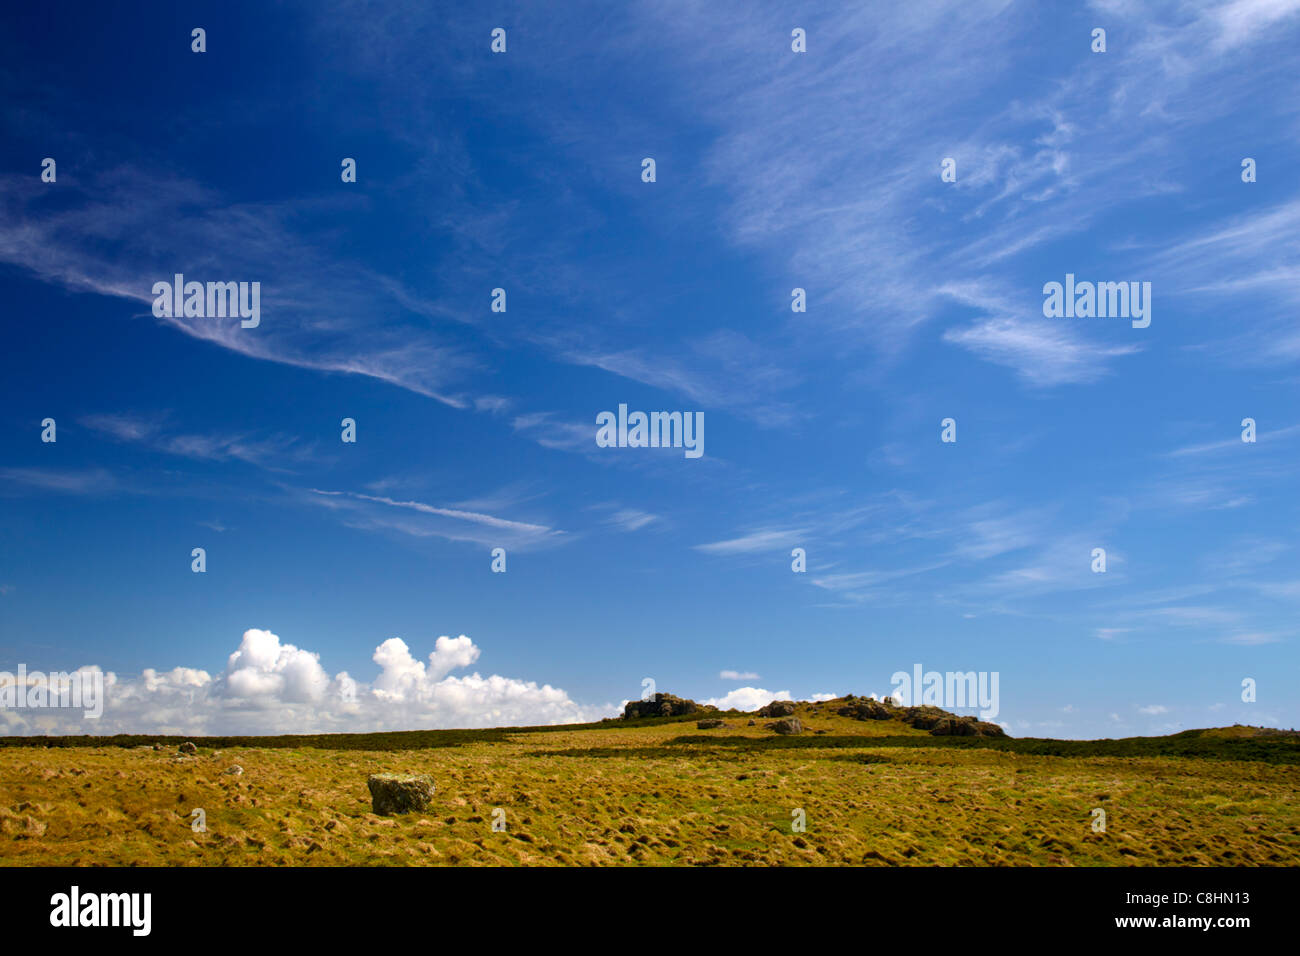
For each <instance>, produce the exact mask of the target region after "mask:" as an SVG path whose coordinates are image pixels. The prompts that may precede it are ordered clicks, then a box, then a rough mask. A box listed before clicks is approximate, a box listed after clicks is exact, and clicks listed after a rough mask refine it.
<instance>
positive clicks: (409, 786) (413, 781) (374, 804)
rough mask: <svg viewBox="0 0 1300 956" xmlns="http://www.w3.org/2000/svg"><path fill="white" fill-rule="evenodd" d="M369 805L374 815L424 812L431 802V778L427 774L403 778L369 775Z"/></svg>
mask: <svg viewBox="0 0 1300 956" xmlns="http://www.w3.org/2000/svg"><path fill="white" fill-rule="evenodd" d="M366 785H367V786H368V787H370V804H371V808H372V809H373V810H374V812H375V813H378V814H380V815H382V816H387V815H389V814H392V813H410V812H411V811H412V810H425V809H427V808H428V806H429V804H430V803H431V802H432V801H433V791H434V785H433V778H432V777H430V776H429V775H428V774H423V773H422V774H413V775H409V776H403V775H399V774H395V773H376V774H371V776H370V779H369V780H367V781H366Z"/></svg>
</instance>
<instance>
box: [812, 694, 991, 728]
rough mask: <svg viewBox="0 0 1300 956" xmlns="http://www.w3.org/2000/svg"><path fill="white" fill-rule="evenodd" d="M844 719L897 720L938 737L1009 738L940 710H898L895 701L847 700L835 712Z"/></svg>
mask: <svg viewBox="0 0 1300 956" xmlns="http://www.w3.org/2000/svg"><path fill="white" fill-rule="evenodd" d="M835 712H836V713H837V714H839V715H840V716H841V717H851V718H853V719H854V720H897V721H899V722H900V723H904V724H907V725H908V726H909V727H915V728H916V729H917V730H928V731H929V732H930V733H931V734H932V735H933V736H935V737H1005V736H1006V735H1007V732H1006V731H1005V730H1003V729H1002V728H1001V727H999V726H998V725H997V724H994V723H991V722H989V721H985V720H979V719H977V718H975V717H973V716H959V715H957V714H953V713H950V712H949V711H946V710H943V709H941V708H939V707H932V706H929V705H925V706H921V707H898V706H895V704H894V701H893V698H890V697H886V698H885V699H884V700H875V699H873V698H870V697H852V696H850V697H846V698H844V703H843V704H842V705H841V706H840V707H839V708H837V709H836V711H835Z"/></svg>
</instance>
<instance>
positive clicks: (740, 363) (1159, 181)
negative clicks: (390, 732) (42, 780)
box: [0, 0, 1300, 738]
mask: <svg viewBox="0 0 1300 956" xmlns="http://www.w3.org/2000/svg"><path fill="white" fill-rule="evenodd" d="M0 21H2V22H3V24H4V29H3V30H2V31H0V54H2V56H0V82H2V83H3V89H4V93H5V95H4V104H5V105H4V110H3V117H4V119H3V131H4V139H5V143H6V149H5V150H4V151H3V155H0V282H2V283H3V288H4V290H5V296H6V300H7V302H6V308H5V322H4V328H5V345H6V347H5V348H4V349H3V350H0V372H2V373H3V383H4V384H3V404H2V405H0V436H2V442H0V447H2V448H3V455H2V456H0V670H6V671H10V672H13V671H15V670H16V668H17V667H18V666H19V665H20V664H22V665H25V666H26V667H27V668H29V669H41V670H46V671H51V670H72V669H75V668H79V667H97V668H99V669H101V670H102V671H103V672H105V673H111V674H112V675H113V677H112V678H111V679H110V681H109V685H110V686H109V688H108V698H107V705H106V708H105V713H104V716H103V717H101V718H99V719H98V720H97V721H93V720H85V719H83V718H82V717H81V715H80V714H79V713H75V712H69V711H65V710H46V711H39V710H30V709H22V710H14V709H5V710H0V733H5V734H32V733H117V732H141V733H143V732H176V733H191V734H198V733H239V732H248V733H290V732H304V731H318V732H328V731H336V730H337V731H346V730H369V729H417V728H424V727H439V726H446V727H469V726H490V725H501V724H531V723H549V722H556V721H566V722H567V721H570V720H586V719H594V718H598V717H602V716H608V715H612V714H614V713H617V712H618V710H619V708H620V706H621V704H622V702H624V701H626V700H628V699H631V698H636V697H638V696H639V695H640V694H641V692H642V687H643V680H645V679H647V678H649V679H650V680H652V681H653V682H654V685H655V686H656V687H657V689H658V690H660V691H666V692H672V693H675V694H678V695H681V696H684V697H690V698H693V699H695V700H699V701H709V702H713V703H717V704H718V705H719V706H724V707H726V706H730V705H736V706H740V707H742V708H746V709H748V708H752V707H756V706H758V705H761V704H763V703H766V702H767V701H768V700H770V699H772V698H774V697H787V696H788V697H792V698H795V699H809V698H812V697H814V696H816V695H823V696H825V695H834V696H838V695H842V694H846V693H856V694H869V693H875V694H880V695H883V694H888V693H890V692H891V679H892V675H893V674H894V673H895V672H897V671H906V672H909V673H910V672H911V671H912V669H913V667H914V666H915V665H917V664H920V665H921V666H922V667H923V668H924V669H925V670H927V671H931V670H933V671H940V672H947V671H960V672H968V671H975V672H988V673H993V672H996V673H997V674H998V675H999V678H1000V680H999V687H1000V700H999V704H998V713H997V715H996V718H995V719H996V720H998V721H999V722H1001V723H1003V724H1004V725H1005V726H1006V728H1007V729H1008V731H1009V732H1010V733H1011V734H1013V735H1015V736H1039V737H1062V738H1091V737H1121V736H1133V735H1142V734H1162V733H1169V732H1172V731H1177V730H1181V729H1188V728H1193V727H1205V726H1220V725H1225V724H1232V723H1248V724H1257V725H1268V726H1281V727H1295V726H1300V698H1298V696H1297V693H1296V682H1297V677H1300V667H1298V666H1297V665H1298V664H1300V657H1298V655H1297V652H1296V634H1297V631H1296V625H1295V621H1296V615H1297V610H1298V607H1297V604H1298V603H1300V554H1298V553H1297V547H1296V544H1295V528H1296V527H1297V519H1300V504H1298V503H1297V500H1296V494H1295V492H1296V488H1297V479H1296V468H1295V462H1296V459H1297V451H1298V450H1300V402H1298V401H1297V398H1296V392H1297V383H1298V382H1300V374H1298V368H1297V366H1298V363H1300V328H1298V327H1297V325H1296V321H1295V316H1296V304H1297V299H1298V298H1300V282H1298V281H1297V280H1300V230H1298V227H1300V189H1298V187H1297V184H1296V178H1295V176H1294V165H1295V157H1296V155H1297V152H1296V147H1297V141H1298V140H1300V108H1298V107H1297V104H1298V103H1300V98H1298V97H1297V95H1296V94H1297V84H1298V83H1300V80H1297V73H1298V71H1297V70H1296V65H1297V57H1296V54H1295V52H1294V51H1295V49H1296V46H1297V41H1300V2H1293V0H1237V2H1232V3H1212V2H1194V0H1168V2H1141V3H1124V4H1120V3H1117V2H1109V0H1107V2H1096V0H1095V2H1091V3H1087V4H1080V5H1078V6H1077V7H1075V6H1074V5H1070V6H1069V7H1068V8H1067V7H1066V6H1065V5H1051V6H1050V7H1048V6H1044V5H1039V4H1032V3H1019V2H993V0H989V2H985V0H969V2H952V3H948V2H934V3H925V4H908V5H901V6H898V7H897V8H891V7H888V6H887V7H885V8H882V9H866V8H860V9H859V8H853V7H847V6H846V7H837V6H835V5H823V4H812V5H786V4H772V5H763V6H761V7H758V8H754V7H753V6H752V5H741V4H734V3H729V2H728V3H716V4H691V3H670V2H653V3H634V4H628V5H618V6H615V7H610V6H608V5H599V4H596V5H591V4H573V5H564V6H563V7H562V8H560V9H543V8H541V7H540V6H539V5H537V4H522V3H505V4H501V5H498V6H496V7H494V8H492V9H491V10H480V9H477V8H475V9H471V10H465V9H458V8H457V7H455V6H447V5H442V4H425V3H418V4H392V5H387V6H374V5H371V4H366V3H348V2H343V3H321V4H293V3H290V4H277V5H273V6H272V5H265V4H252V3H245V2H223V3H196V4H193V5H189V6H187V7H186V8H185V9H184V10H181V9H177V8H175V7H174V6H171V5H165V4H155V3H146V4H140V5H133V6H132V7H131V8H130V9H129V10H123V9H106V8H100V7H96V6H92V5H87V4H73V3H59V2H53V3H47V4H41V5H39V6H38V7H35V8H32V7H16V8H13V9H8V10H6V11H5V12H4V13H3V14H2V15H0ZM498 27H499V28H502V29H504V30H505V35H506V49H505V52H502V53H494V52H493V51H492V49H491V44H492V31H493V30H494V28H498ZM194 28H202V29H203V30H204V31H206V32H205V38H204V39H205V44H206V49H205V51H204V52H194V51H193V50H192V42H193V41H192V35H191V31H192V30H193V29H194ZM796 28H797V29H800V30H803V31H805V33H806V52H795V51H794V50H793V49H792V43H793V42H794V41H793V40H792V31H793V30H795V29H796ZM1097 28H1101V29H1104V30H1105V31H1106V32H1105V46H1106V48H1105V51H1104V52H1094V50H1093V47H1094V46H1095V45H1096V41H1095V40H1094V38H1093V32H1094V30H1095V29H1097ZM47 157H49V158H52V159H54V160H55V162H56V166H55V178H54V181H53V182H47V181H43V178H42V169H43V166H42V161H43V160H44V159H45V158H47ZM647 157H648V158H652V159H654V161H655V167H654V172H655V175H654V181H653V182H646V181H644V180H643V160H644V159H646V158H647ZM347 158H351V159H354V160H355V163H356V181H355V182H345V181H343V177H342V175H341V169H342V164H343V162H344V160H345V159H347ZM946 159H952V160H954V162H955V181H946V180H945V178H944V176H943V172H944V161H945V160H946ZM1247 159H1249V160H1251V161H1252V163H1251V164H1249V165H1250V168H1251V170H1253V173H1254V175H1253V179H1254V181H1245V180H1246V179H1250V178H1251V177H1250V176H1244V172H1245V169H1244V167H1243V161H1245V160H1247ZM949 178H951V177H949ZM177 273H181V274H183V275H184V276H185V277H186V280H187V281H189V280H194V281H200V282H218V281H219V282H227V281H230V282H250V283H251V282H258V283H259V284H260V286H259V287H260V296H261V298H260V316H259V318H260V321H259V322H258V324H257V325H256V327H248V328H245V327H242V326H241V324H240V322H239V320H238V318H234V319H232V318H210V317H203V316H188V317H187V316H183V315H182V316H172V317H166V316H164V317H159V316H157V315H156V314H155V311H154V299H155V295H154V293H153V289H154V285H155V283H157V282H160V281H162V282H170V281H171V280H172V277H173V276H174V275H175V274H177ZM1067 276H1072V277H1074V278H1073V280H1072V281H1076V282H1080V283H1081V282H1085V281H1087V282H1094V283H1101V282H1123V283H1129V282H1137V283H1143V282H1149V283H1150V284H1151V285H1150V290H1151V292H1150V298H1149V300H1147V301H1146V302H1145V303H1144V304H1145V305H1149V306H1150V311H1149V319H1150V324H1149V325H1148V326H1146V327H1139V326H1140V324H1141V323H1140V322H1139V321H1138V320H1137V319H1133V320H1132V321H1131V320H1130V318H1129V317H1127V316H1114V315H1111V316H1106V317H1080V316H1078V315H1072V316H1060V317H1055V316H1048V315H1046V314H1045V312H1044V302H1045V298H1046V296H1045V292H1044V287H1045V285H1046V284H1048V283H1052V282H1057V283H1065V282H1066V281H1067V279H1066V277H1067ZM494 289H503V290H505V297H506V308H505V311H494V310H493V301H494V293H493V290H494ZM795 289H802V290H805V294H806V311H801V312H796V311H793V310H792V301H793V300H792V290H795ZM1135 323H1137V325H1136V326H1135ZM620 405H626V406H627V408H628V409H629V410H632V411H638V410H639V411H644V412H655V411H666V412H681V413H683V414H685V415H692V416H693V415H694V414H696V413H700V414H702V417H703V421H704V424H705V428H704V432H703V443H702V448H703V454H702V455H701V456H700V457H698V458H694V457H690V456H688V455H686V454H684V450H683V449H682V448H670V449H659V448H634V447H600V446H599V445H598V444H597V440H596V439H597V417H598V416H599V415H600V414H601V413H602V412H614V413H616V414H617V411H618V408H619V406H620ZM345 418H350V419H353V420H354V421H355V423H356V441H355V442H352V443H347V442H344V441H342V440H341V433H342V430H343V429H342V425H341V423H342V421H343V420H344V419H345ZM46 419H53V420H54V421H55V423H56V430H57V431H56V437H57V440H56V441H54V442H48V441H42V434H43V426H42V422H43V421H44V420H46ZM946 419H952V420H954V421H955V430H956V441H954V442H945V441H942V440H941V433H942V431H943V427H942V424H941V423H942V422H943V421H944V420H946ZM1245 419H1252V420H1253V421H1254V422H1255V436H1254V437H1255V439H1256V440H1255V441H1253V442H1248V441H1243V424H1242V423H1243V420H1245ZM195 548H202V549H204V551H205V560H206V570H205V571H204V572H203V573H195V572H194V571H193V570H192V567H191V564H192V561H193V558H192V556H191V555H192V551H193V549H195ZM494 548H503V549H504V550H505V555H506V571H505V573H494V572H493V570H492V563H493V558H492V551H493V549H494ZM796 548H802V549H804V551H805V553H806V571H805V572H802V573H798V572H796V571H794V570H793V569H792V562H793V560H794V559H793V558H792V551H793V549H796ZM1098 548H1101V549H1104V550H1105V558H1106V569H1105V572H1104V573H1097V572H1096V571H1094V565H1095V558H1094V549H1098ZM462 635H463V636H464V639H463V640H462V639H461V636H462ZM440 637H445V638H447V639H446V640H444V641H441V642H439V640H438V639H439V638H440ZM1243 681H1253V682H1254V684H1255V693H1256V695H1257V696H1256V699H1255V700H1254V701H1250V702H1247V701H1245V700H1243V690H1242V688H1243ZM966 712H969V709H968V710H967V711H966Z"/></svg>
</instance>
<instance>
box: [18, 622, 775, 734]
mask: <svg viewBox="0 0 1300 956" xmlns="http://www.w3.org/2000/svg"><path fill="white" fill-rule="evenodd" d="M479 654H480V651H479V648H478V647H477V646H476V645H475V644H474V642H473V641H472V640H470V639H469V638H468V637H466V636H465V635H463V634H462V635H460V636H459V637H455V638H452V637H447V636H443V637H439V638H438V639H437V641H435V642H434V647H433V650H432V651H431V652H430V653H429V655H428V657H427V659H426V660H423V661H422V660H417V659H416V658H415V657H414V656H413V655H412V653H411V649H410V647H409V646H408V645H407V644H406V642H405V641H403V640H402V639H401V638H398V637H393V638H389V639H388V640H386V641H384V642H383V643H382V644H380V645H379V646H378V647H377V648H375V652H374V655H373V657H372V660H374V662H375V663H376V664H377V665H379V673H378V675H376V676H375V678H374V679H373V681H371V682H370V683H365V682H362V681H359V680H357V679H355V678H353V677H352V676H351V675H349V674H348V673H347V672H346V671H341V672H339V673H338V674H335V675H334V676H333V677H330V675H329V673H328V672H327V671H326V670H325V668H324V667H323V666H322V665H321V662H320V655H319V654H316V653H314V652H312V651H307V650H304V649H302V648H299V647H297V646H295V645H293V644H289V643H285V642H282V641H281V640H280V638H279V637H278V636H277V635H275V634H273V633H272V632H270V631H266V630H261V629H258V628H250V629H249V630H247V631H245V632H244V634H243V637H242V639H241V640H240V643H239V647H238V648H237V649H236V650H235V651H234V653H232V654H231V655H230V657H229V658H228V660H227V662H226V669H225V670H224V671H223V672H222V673H220V674H218V675H216V676H215V677H214V676H212V675H210V674H209V673H208V672H207V671H204V670H198V669H195V668H190V667H176V668H173V669H172V670H170V671H158V670H155V669H153V668H148V669H146V670H145V671H143V672H142V673H141V674H140V676H139V677H127V678H123V677H119V676H118V675H117V674H115V673H113V672H111V671H110V672H102V671H100V669H99V668H98V667H93V666H92V667H87V668H82V671H83V672H89V673H97V674H101V675H102V680H103V684H104V699H105V703H104V713H103V716H102V717H99V718H98V719H85V718H83V717H82V712H81V711H79V710H71V709H20V710H7V709H6V710H0V735H28V734H96V735H107V734H116V733H158V734H190V735H195V736H199V735H219V734H285V733H349V732H365V731H378V730H420V729H431V728H438V727H495V726H520V725H533V724H561V723H581V722H584V721H589V720H596V719H599V718H600V717H606V716H613V715H614V714H615V713H616V711H615V710H614V709H613V708H612V707H609V706H605V707H587V706H582V705H580V704H578V703H576V702H574V701H573V700H571V699H570V698H569V695H568V694H567V693H566V692H565V691H563V690H561V689H559V688H556V687H552V686H550V685H549V684H543V685H541V686H539V685H538V684H537V683H535V682H533V681H524V680H519V679H517V678H512V677H502V676H500V675H498V674H492V675H489V676H486V677H484V676H482V675H480V674H478V673H471V674H467V675H453V673H452V672H453V671H461V670H464V669H466V668H468V667H469V666H470V665H471V664H473V663H474V662H475V661H476V660H478V657H479ZM766 702H767V701H766V700H764V701H763V703H766Z"/></svg>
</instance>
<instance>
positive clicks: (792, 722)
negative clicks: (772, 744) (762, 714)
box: [763, 717, 803, 734]
mask: <svg viewBox="0 0 1300 956" xmlns="http://www.w3.org/2000/svg"><path fill="white" fill-rule="evenodd" d="M763 726H765V727H766V728H767V729H768V730H775V731H776V732H777V733H778V734H801V733H803V723H802V722H801V721H800V720H799V718H798V717H787V718H785V719H784V720H774V721H773V722H772V723H770V724H764V725H763Z"/></svg>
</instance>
